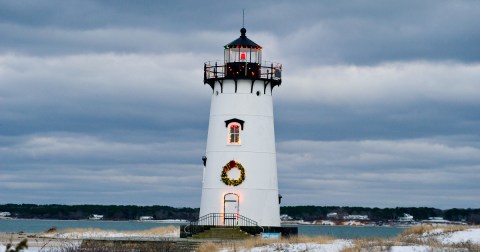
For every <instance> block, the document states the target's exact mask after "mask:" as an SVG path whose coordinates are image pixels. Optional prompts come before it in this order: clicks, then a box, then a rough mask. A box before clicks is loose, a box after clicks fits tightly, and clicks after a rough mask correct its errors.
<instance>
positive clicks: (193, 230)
mask: <svg viewBox="0 0 480 252" xmlns="http://www.w3.org/2000/svg"><path fill="white" fill-rule="evenodd" d="M211 227H227V228H234V227H238V228H240V229H241V230H243V231H245V232H247V233H250V234H252V235H255V234H258V233H259V231H260V230H262V232H263V227H260V226H258V223H257V222H256V221H254V220H252V219H250V218H247V217H245V216H242V215H240V214H237V213H210V214H207V215H204V216H201V217H200V218H199V219H198V220H197V221H193V222H190V224H189V225H187V226H185V227H184V229H183V230H184V231H185V233H188V234H189V235H190V236H191V235H194V234H198V233H200V232H203V231H205V230H208V229H210V228H211Z"/></svg>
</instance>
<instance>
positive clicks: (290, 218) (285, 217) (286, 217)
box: [280, 214, 293, 221]
mask: <svg viewBox="0 0 480 252" xmlns="http://www.w3.org/2000/svg"><path fill="white" fill-rule="evenodd" d="M280 220H282V221H291V220H293V218H292V217H290V216H289V215H288V214H282V215H280Z"/></svg>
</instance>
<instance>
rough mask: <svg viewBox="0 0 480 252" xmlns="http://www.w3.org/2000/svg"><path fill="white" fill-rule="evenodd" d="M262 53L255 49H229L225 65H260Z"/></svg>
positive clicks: (226, 50)
mask: <svg viewBox="0 0 480 252" xmlns="http://www.w3.org/2000/svg"><path fill="white" fill-rule="evenodd" d="M261 54H262V51H261V50H260V49H253V48H228V49H225V63H230V62H252V63H260V61H261V58H262V56H261Z"/></svg>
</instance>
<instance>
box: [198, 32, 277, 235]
mask: <svg viewBox="0 0 480 252" xmlns="http://www.w3.org/2000/svg"><path fill="white" fill-rule="evenodd" d="M240 32H241V36H240V37H239V38H238V39H236V40H234V41H232V42H231V43H229V44H227V45H225V50H224V61H222V62H213V63H212V62H208V63H205V74H204V83H205V84H208V85H210V87H211V88H212V90H213V92H212V101H211V107H210V121H209V127H208V140H207V149H206V155H205V157H204V164H205V167H204V171H203V186H202V199H201V205H200V219H199V224H200V225H202V224H203V225H211V224H212V223H213V224H215V225H236V226H244V225H249V224H251V223H252V222H253V223H256V224H257V225H258V226H263V227H280V207H279V204H280V198H281V197H280V196H279V194H278V182H277V163H276V152H275V133H274V124H273V104H272V91H273V88H274V87H275V86H279V85H280V84H281V82H282V81H281V69H282V67H281V65H280V64H276V63H266V62H264V61H262V47H261V46H259V45H258V44H256V43H254V42H253V41H252V40H250V39H248V38H247V36H246V29H245V28H242V29H241V30H240Z"/></svg>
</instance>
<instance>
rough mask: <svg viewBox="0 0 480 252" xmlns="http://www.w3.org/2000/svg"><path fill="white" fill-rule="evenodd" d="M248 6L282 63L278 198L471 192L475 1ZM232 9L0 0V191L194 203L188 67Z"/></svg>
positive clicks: (234, 30)
mask: <svg viewBox="0 0 480 252" xmlns="http://www.w3.org/2000/svg"><path fill="white" fill-rule="evenodd" d="M245 5H246V6H245V7H246V8H247V9H246V27H247V29H248V33H247V35H248V36H249V37H250V38H252V39H253V40H254V41H256V42H258V43H259V44H261V45H262V46H264V58H265V59H267V60H273V61H279V62H282V63H283V64H284V69H285V71H284V79H283V84H282V86H281V87H279V88H276V89H275V91H274V94H275V98H274V102H275V104H274V106H275V123H276V133H277V141H278V145H277V149H278V153H279V155H278V168H279V181H280V190H281V191H282V194H283V195H284V197H285V202H286V204H291V205H296V204H318V205H350V206H352V205H361V206H379V207H383V206H408V205H411V206H419V205H422V206H425V205H426V206H434V207H479V205H478V200H477V199H476V197H477V196H476V192H478V189H479V188H478V185H477V183H476V181H478V179H479V177H478V175H477V174H480V173H479V171H480V167H479V165H478V164H479V163H480V162H479V161H480V160H479V159H478V158H477V156H480V155H479V148H480V145H479V141H478V140H479V139H480V137H479V135H478V128H480V118H479V117H478V111H479V110H480V103H479V102H478V101H480V89H479V88H478V83H480V75H479V72H480V71H479V70H480V69H479V63H478V62H479V58H478V55H480V52H479V51H478V50H479V49H478V44H479V42H480V37H479V34H478V32H477V28H476V24H478V23H479V21H480V20H479V16H478V15H477V14H478V12H479V9H480V4H478V3H476V2H472V1H455V2H451V1H424V2H414V1H402V2H398V1H382V2H381V3H379V2H373V1H366V0H365V1H358V2H355V3H344V2H338V3H329V4H326V3H321V2H318V1H303V2H301V3H292V2H289V1H275V2H272V1H264V2H259V3H255V4H254V5H255V8H249V6H253V2H249V1H247V2H245ZM239 8H242V6H240V7H239V6H237V5H235V6H228V5H218V4H209V3H207V4H205V3H200V2H198V1H182V2H180V3H179V2H177V1H166V2H165V1H162V2H157V1H147V2H142V3H131V2H118V1H112V2H110V1H82V2H75V1H74V2H68V3H67V2H64V1H53V0H52V1H44V2H42V4H39V3H37V2H35V1H21V2H18V1H14V2H12V1H0V33H1V34H2V39H0V115H1V117H0V190H1V191H2V194H0V202H5V203H8V202H14V203H71V204H73V203H102V204H107V203H108V204H110V203H112V204H166V205H174V206H198V203H199V196H200V188H201V176H202V174H201V172H202V170H201V160H200V157H201V156H202V155H203V154H204V150H205V141H206V138H207V127H208V111H209V106H210V104H209V99H210V95H211V90H210V88H209V87H208V86H204V84H203V83H202V78H203V73H202V66H203V63H204V61H207V60H215V59H221V58H222V57H223V51H222V49H223V47H222V46H223V45H224V44H226V43H228V42H230V41H232V40H233V39H235V38H236V37H238V35H239V33H238V28H240V24H241V9H239ZM212 13H214V14H215V15H213V14H212ZM210 14H212V15H210ZM212 16H215V18H212ZM32 191H34V193H31V192H32ZM392 195H393V196H392Z"/></svg>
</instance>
